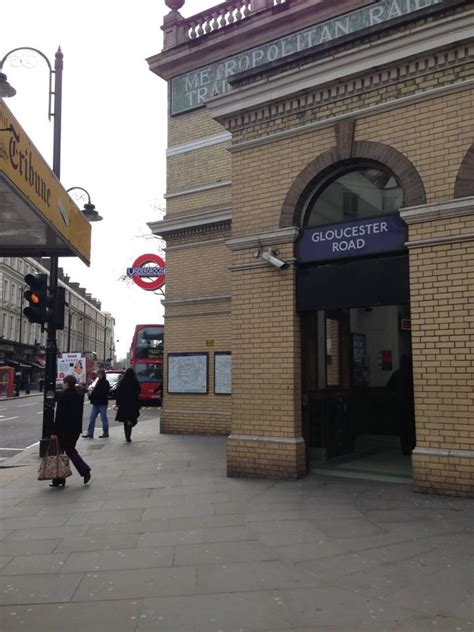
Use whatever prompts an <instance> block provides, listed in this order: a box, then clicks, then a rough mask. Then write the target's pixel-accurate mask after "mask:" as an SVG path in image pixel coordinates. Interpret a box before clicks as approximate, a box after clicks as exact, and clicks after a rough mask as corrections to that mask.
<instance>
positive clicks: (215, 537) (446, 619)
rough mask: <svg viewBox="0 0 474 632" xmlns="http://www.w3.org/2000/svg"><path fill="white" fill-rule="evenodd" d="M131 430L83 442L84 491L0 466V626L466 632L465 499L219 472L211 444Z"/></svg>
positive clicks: (470, 516)
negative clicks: (88, 472) (128, 435)
mask: <svg viewBox="0 0 474 632" xmlns="http://www.w3.org/2000/svg"><path fill="white" fill-rule="evenodd" d="M138 428H139V431H138V432H137V438H138V440H137V441H135V442H134V443H133V444H131V445H130V446H127V445H126V444H124V443H123V441H122V440H121V437H120V438H119V437H118V436H117V437H114V436H112V439H111V440H110V441H108V442H106V443H105V442H104V443H103V444H101V447H100V449H93V447H94V445H93V444H91V445H89V446H88V447H87V446H86V445H84V447H82V446H81V448H80V449H81V451H82V452H83V453H84V454H86V451H87V457H86V458H87V460H88V462H90V464H91V466H92V468H93V478H92V480H91V482H90V484H89V485H86V486H84V485H83V484H82V480H81V479H80V478H79V477H78V476H77V475H74V476H72V477H71V478H70V479H69V480H68V482H67V485H66V487H65V488H64V489H62V488H61V489H50V488H49V487H48V485H47V483H45V482H39V481H37V480H36V471H37V468H38V459H37V454H36V455H35V456H33V455H31V456H28V455H22V459H23V460H24V465H23V466H19V467H15V468H10V470H15V471H14V472H13V473H12V472H10V473H8V470H6V469H0V487H1V490H2V506H1V509H2V511H3V521H2V528H1V530H0V581H1V582H2V583H1V588H0V595H1V597H2V599H3V601H2V602H0V603H3V604H5V605H4V606H3V608H2V609H1V610H0V616H1V617H2V619H1V627H2V632H3V629H5V630H6V632H10V631H14V632H16V631H17V630H25V629H26V630H27V629H28V628H29V629H35V630H36V629H41V628H39V627H38V622H40V623H41V625H44V626H46V627H44V630H45V632H50V631H53V632H54V631H55V630H61V631H62V630H63V629H72V630H81V632H83V630H91V632H96V630H97V632H101V631H102V630H106V631H108V630H114V632H115V631H118V632H120V631H121V630H123V632H129V631H132V630H133V632H143V631H145V630H153V631H154V632H155V631H156V632H176V631H179V632H204V631H205V632H218V631H219V630H220V631H223V632H242V630H244V631H245V632H252V631H253V632H287V631H289V630H291V631H292V632H303V631H304V632H310V631H312V632H384V631H386V632H436V631H438V632H439V631H441V632H448V631H449V632H458V630H459V631H461V632H474V623H473V619H474V616H473V600H472V592H473V590H472V589H473V583H474V582H473V576H474V573H473V557H472V554H473V552H474V527H473V525H474V501H472V500H469V499H456V498H443V497H435V496H422V495H416V494H413V493H412V492H411V491H410V489H409V487H408V486H407V485H402V484H398V483H384V482H381V481H363V480H359V479H357V480H351V479H342V478H331V477H328V476H324V477H323V476H320V475H318V474H311V475H309V476H307V477H305V478H303V479H301V480H299V481H265V480H245V479H229V478H227V477H226V471H225V442H226V440H225V438H224V437H192V436H172V435H163V436H161V435H159V434H158V432H157V420H156V419H155V420H151V419H150V420H148V421H146V420H142V418H141V421H140V423H139V426H138ZM114 430H116V429H114ZM112 432H113V431H112ZM95 443H97V445H99V443H98V442H95ZM0 518H1V515H0ZM65 620H66V621H67V626H66V627H65V626H64V621H65ZM41 632H43V631H42V630H41Z"/></svg>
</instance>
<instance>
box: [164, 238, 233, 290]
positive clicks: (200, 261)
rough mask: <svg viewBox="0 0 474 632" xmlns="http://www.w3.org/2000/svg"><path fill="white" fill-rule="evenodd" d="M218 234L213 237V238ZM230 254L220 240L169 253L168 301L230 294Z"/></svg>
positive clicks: (167, 273)
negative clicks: (169, 280) (169, 281)
mask: <svg viewBox="0 0 474 632" xmlns="http://www.w3.org/2000/svg"><path fill="white" fill-rule="evenodd" d="M216 238H218V235H216V236H214V239H216ZM229 265H230V253H229V250H228V248H226V246H225V244H224V242H223V240H220V241H217V243H215V244H213V243H211V244H203V245H202V246H200V245H195V246H193V247H191V248H180V249H179V250H169V251H168V252H167V255H166V275H167V278H169V279H171V281H172V283H170V287H169V289H167V292H166V298H167V299H183V298H190V297H195V296H209V295H216V294H224V293H226V294H228V293H230V276H229V275H230V273H229Z"/></svg>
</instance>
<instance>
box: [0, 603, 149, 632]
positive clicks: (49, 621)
mask: <svg viewBox="0 0 474 632" xmlns="http://www.w3.org/2000/svg"><path fill="white" fill-rule="evenodd" d="M141 607H142V602H141V600H130V599H128V600H121V601H102V602H82V603H64V604H59V605H58V604H48V605H33V604H29V605H27V606H15V607H12V606H4V607H2V608H1V609H0V620H1V621H2V632H25V630H36V631H37V632H43V631H44V632H46V631H47V632H65V630H67V631H68V632H84V631H85V630H88V631H90V632H99V631H100V632H135V630H136V628H137V622H138V619H139V618H140V611H141Z"/></svg>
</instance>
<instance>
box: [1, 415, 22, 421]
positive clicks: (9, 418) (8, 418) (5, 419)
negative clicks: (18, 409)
mask: <svg viewBox="0 0 474 632" xmlns="http://www.w3.org/2000/svg"><path fill="white" fill-rule="evenodd" d="M11 419H18V415H17V416H16V417H5V418H3V419H2V421H10V420H11Z"/></svg>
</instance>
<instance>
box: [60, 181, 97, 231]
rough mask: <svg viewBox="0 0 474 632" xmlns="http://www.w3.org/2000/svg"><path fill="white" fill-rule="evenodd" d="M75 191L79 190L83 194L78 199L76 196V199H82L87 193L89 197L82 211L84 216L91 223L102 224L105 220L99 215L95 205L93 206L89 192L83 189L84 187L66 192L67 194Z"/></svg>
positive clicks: (72, 188)
mask: <svg viewBox="0 0 474 632" xmlns="http://www.w3.org/2000/svg"><path fill="white" fill-rule="evenodd" d="M74 190H79V191H82V192H83V193H82V194H81V193H80V194H79V195H78V196H77V197H76V196H75V198H74V199H76V200H77V199H80V198H81V197H83V194H84V193H85V194H86V195H87V202H85V204H84V208H83V209H82V210H81V213H82V214H83V215H84V217H85V218H86V219H87V220H88V221H89V222H100V221H102V220H103V219H104V218H103V217H101V216H100V215H99V213H98V212H97V211H96V210H95V205H94V204H92V202H91V196H90V195H89V192H88V191H86V190H85V189H83V188H82V187H71V188H70V189H68V190H67V191H66V193H69V192H70V191H74Z"/></svg>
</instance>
